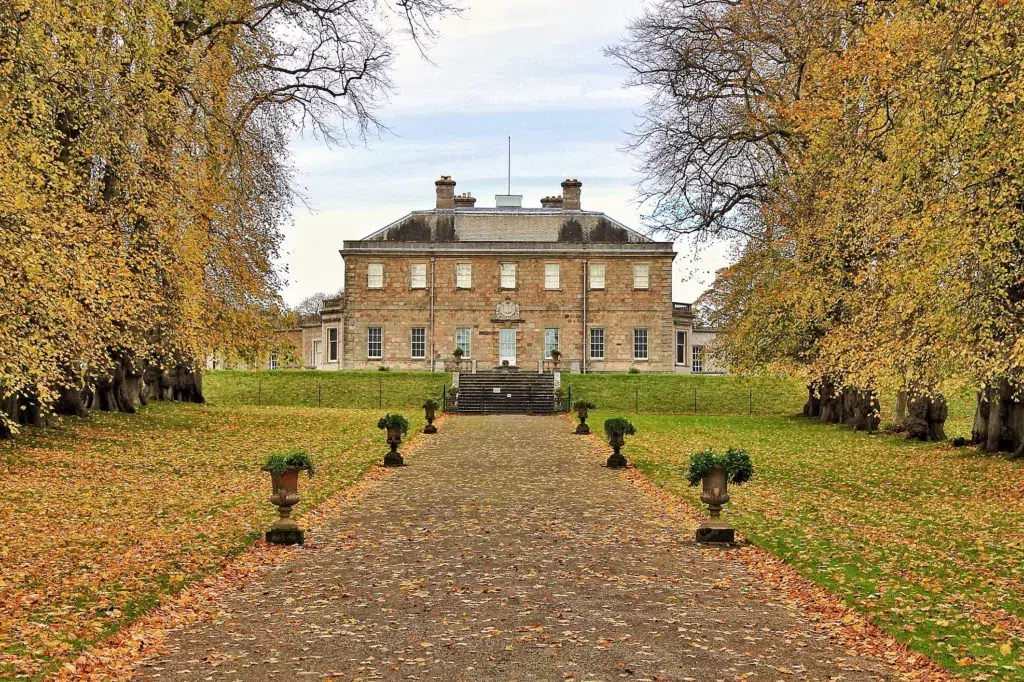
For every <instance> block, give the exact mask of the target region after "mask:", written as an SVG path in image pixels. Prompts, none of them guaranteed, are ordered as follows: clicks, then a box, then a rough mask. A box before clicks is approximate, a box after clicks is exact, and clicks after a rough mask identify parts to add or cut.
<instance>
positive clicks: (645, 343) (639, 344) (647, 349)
mask: <svg viewBox="0 0 1024 682" xmlns="http://www.w3.org/2000/svg"><path fill="white" fill-rule="evenodd" d="M641 337H643V340H641ZM641 350H642V351H643V355H641V354H640V351H641ZM633 359H634V360H638V361H640V360H642V361H647V360H650V359H651V334H650V332H649V331H647V327H636V328H634V329H633Z"/></svg>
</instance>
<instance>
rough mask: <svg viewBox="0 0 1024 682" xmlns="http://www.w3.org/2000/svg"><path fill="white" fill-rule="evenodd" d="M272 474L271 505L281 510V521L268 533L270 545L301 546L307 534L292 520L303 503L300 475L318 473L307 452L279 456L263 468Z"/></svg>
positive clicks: (300, 451)
mask: <svg viewBox="0 0 1024 682" xmlns="http://www.w3.org/2000/svg"><path fill="white" fill-rule="evenodd" d="M262 470H263V471H266V472H269V473H270V492H271V495H270V502H271V503H272V504H274V505H275V506H277V509H278V519H277V521H275V522H274V525H272V526H271V527H270V530H268V531H267V536H266V537H267V542H269V543H271V544H274V545H301V544H302V543H303V541H304V540H305V534H304V533H303V531H302V529H301V528H299V525H298V524H297V523H295V520H294V519H292V507H294V506H295V505H297V504H298V503H299V472H300V471H305V472H306V473H308V474H309V475H310V476H312V475H313V473H314V472H315V467H314V465H313V459H312V458H311V457H310V456H309V454H308V453H306V452H305V451H303V450H293V451H291V452H284V453H275V454H273V455H270V456H269V457H267V461H266V463H264V465H263V467H262Z"/></svg>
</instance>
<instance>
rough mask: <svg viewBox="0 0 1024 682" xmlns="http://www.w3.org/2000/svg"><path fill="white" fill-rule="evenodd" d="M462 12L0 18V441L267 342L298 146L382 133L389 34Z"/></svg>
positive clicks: (39, 7)
mask: <svg viewBox="0 0 1024 682" xmlns="http://www.w3.org/2000/svg"><path fill="white" fill-rule="evenodd" d="M452 11H455V8H454V7H453V6H452V5H450V4H449V3H448V2H446V1H445V0H402V1H401V2H398V3H396V4H387V3H381V2H376V1H374V0H271V1H270V2H265V3H255V2H251V1H250V0H229V1H228V2H224V3H215V4H209V3H199V4H197V3H177V2H168V1H167V0H143V1H142V2H134V1H133V2H124V1H123V0H84V1H83V2H79V3H74V4H73V5H69V4H67V3H35V2H27V1H24V0H22V1H20V2H19V1H17V0H16V1H15V2H13V3H7V4H5V5H4V6H3V7H0V102H3V104H2V105H0V154H2V155H3V158H4V159H5V163H4V164H3V165H2V167H0V290H2V291H3V294H4V295H3V297H2V299H0V435H10V434H11V433H12V432H13V431H15V430H16V429H17V427H18V425H19V424H42V423H45V420H46V415H47V414H49V413H50V412H52V411H53V410H54V409H56V410H59V411H62V412H68V413H73V414H84V410H85V408H86V406H88V405H91V406H93V407H96V408H98V409H106V410H118V411H125V412H131V411H134V410H135V409H136V408H137V407H138V406H139V405H142V404H145V402H146V401H148V400H150V399H165V398H173V399H181V400H191V401H202V399H203V398H202V386H201V373H200V368H201V366H202V361H203V359H204V358H205V355H206V353H207V352H208V351H209V350H210V349H211V348H226V347H227V348H238V349H243V351H244V352H253V350H254V349H258V348H261V347H263V348H266V347H267V345H268V344H269V343H270V342H271V339H272V334H271V332H272V330H273V328H274V326H275V320H276V319H277V316H278V314H279V311H280V309H281V308H282V304H281V301H280V298H279V295H278V293H277V292H278V290H279V288H280V275H279V273H278V272H277V270H276V269H275V267H274V260H275V258H276V257H277V255H278V248H279V245H280V242H281V227H282V226H283V225H284V224H285V222H286V221H287V220H288V218H289V211H290V207H291V204H292V201H293V198H294V197H293V190H292V184H291V169H290V166H289V162H288V156H287V147H286V143H287V140H288V137H289V135H291V134H292V133H293V132H295V131H296V130H304V131H306V132H308V133H310V134H313V135H317V136H319V137H320V138H322V139H324V140H326V141H327V142H329V143H330V142H339V141H342V142H343V141H347V140H348V139H350V137H351V136H358V135H362V134H365V133H366V132H368V131H370V130H372V129H374V128H375V127H377V126H379V123H378V121H377V119H376V111H377V109H378V107H379V105H380V104H381V103H382V102H383V100H384V99H385V98H386V96H387V95H388V93H389V91H390V88H391V85H390V81H389V69H390V67H391V65H392V60H393V54H394V35H395V34H396V33H398V32H405V33H407V34H410V35H411V36H412V39H413V41H414V42H416V43H417V44H418V45H420V46H421V47H425V46H426V45H427V44H429V42H430V41H431V39H432V38H433V36H434V34H433V31H432V23H433V22H434V20H436V19H437V18H438V17H440V16H442V15H444V14H446V13H449V12H452Z"/></svg>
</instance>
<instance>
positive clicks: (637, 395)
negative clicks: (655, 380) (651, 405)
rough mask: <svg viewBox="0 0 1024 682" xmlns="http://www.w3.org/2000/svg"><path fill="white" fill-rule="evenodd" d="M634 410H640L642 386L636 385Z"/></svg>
mask: <svg viewBox="0 0 1024 682" xmlns="http://www.w3.org/2000/svg"><path fill="white" fill-rule="evenodd" d="M633 411H634V412H639V411H640V387H639V386H637V387H636V395H635V396H634V397H633Z"/></svg>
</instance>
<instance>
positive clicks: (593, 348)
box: [590, 329, 604, 360]
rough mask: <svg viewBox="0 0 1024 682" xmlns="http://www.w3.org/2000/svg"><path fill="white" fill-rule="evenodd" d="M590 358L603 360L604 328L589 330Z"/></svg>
mask: <svg viewBox="0 0 1024 682" xmlns="http://www.w3.org/2000/svg"><path fill="white" fill-rule="evenodd" d="M590 358H591V359H592V360H604V330H603V329H591V330H590Z"/></svg>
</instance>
